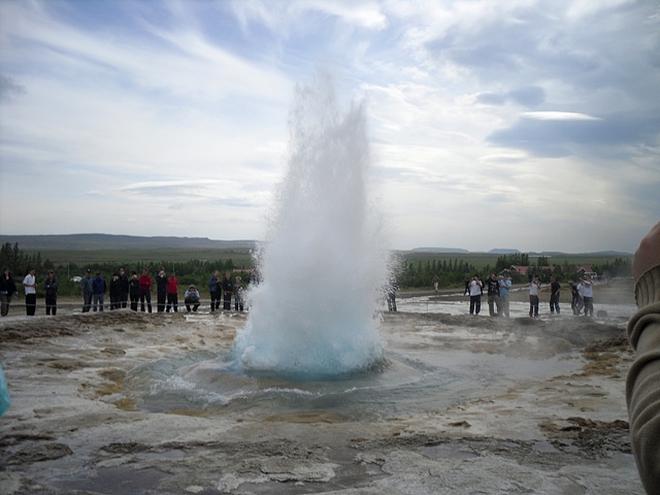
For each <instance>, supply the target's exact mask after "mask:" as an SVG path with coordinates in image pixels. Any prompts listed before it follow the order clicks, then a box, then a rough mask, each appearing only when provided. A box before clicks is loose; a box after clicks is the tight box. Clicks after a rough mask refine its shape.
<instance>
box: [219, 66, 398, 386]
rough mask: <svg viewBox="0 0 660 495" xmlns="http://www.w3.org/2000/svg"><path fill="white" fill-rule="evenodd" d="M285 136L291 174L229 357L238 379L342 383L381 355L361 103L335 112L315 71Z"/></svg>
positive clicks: (375, 227) (377, 223) (383, 248)
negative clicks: (253, 376) (243, 322)
mask: <svg viewBox="0 0 660 495" xmlns="http://www.w3.org/2000/svg"><path fill="white" fill-rule="evenodd" d="M289 132H290V137H289V149H288V157H287V165H288V169H287V172H286V175H285V177H284V180H283V181H282V182H281V183H280V184H279V185H278V188H277V191H276V196H275V205H274V208H273V211H272V214H271V216H270V218H269V225H268V228H269V230H268V233H267V238H266V241H265V242H264V243H263V244H262V246H261V248H260V250H259V252H258V253H257V256H256V261H257V266H258V268H259V271H260V274H261V277H262V281H261V283H260V284H259V285H258V286H256V287H253V288H252V289H251V290H250V293H249V299H250V304H251V306H250V314H249V317H248V321H247V322H246V325H245V328H244V329H243V330H242V331H240V332H239V333H238V334H237V336H236V341H235V344H234V348H233V349H232V351H231V352H230V353H229V356H228V357H229V359H230V360H232V361H233V363H232V368H234V369H235V370H236V371H239V372H245V373H267V374H275V375H278V376H283V377H287V378H293V379H298V380H315V379H328V378H332V377H340V376H342V375H346V374H348V373H351V372H354V371H358V370H362V369H366V368H369V367H371V366H373V365H374V364H375V363H377V362H379V361H380V360H382V356H383V344H382V340H381V338H380V335H379V332H378V326H379V320H378V316H377V315H378V306H379V302H378V300H379V296H380V295H381V290H382V287H383V286H384V285H385V283H386V281H387V279H388V263H387V262H388V252H389V250H388V246H387V243H386V242H385V238H384V235H383V229H382V224H381V217H380V215H379V214H378V212H377V209H376V208H375V207H374V206H373V205H372V204H371V202H370V200H369V199H368V194H367V193H368V173H369V169H370V161H371V156H370V151H369V141H368V139H367V129H366V117H365V106H364V102H360V103H351V104H350V105H349V106H348V108H346V109H344V110H342V109H341V108H340V106H339V105H338V102H337V97H336V94H335V90H334V86H333V82H332V79H331V77H330V76H329V75H327V74H324V73H321V72H319V73H317V74H316V76H315V78H314V80H313V81H312V83H311V84H309V85H307V86H302V87H297V88H296V91H295V99H294V105H293V108H292V110H291V114H290V118H289Z"/></svg>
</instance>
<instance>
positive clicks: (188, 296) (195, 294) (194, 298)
mask: <svg viewBox="0 0 660 495" xmlns="http://www.w3.org/2000/svg"><path fill="white" fill-rule="evenodd" d="M183 301H184V303H185V304H186V310H187V311H188V312H189V313H190V306H191V305H192V307H193V308H192V310H193V311H197V308H199V304H200V302H199V291H198V290H197V289H195V286H194V285H192V284H191V285H190V287H188V290H187V291H186V293H185V294H184V295H183Z"/></svg>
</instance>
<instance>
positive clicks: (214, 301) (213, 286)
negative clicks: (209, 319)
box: [209, 270, 222, 312]
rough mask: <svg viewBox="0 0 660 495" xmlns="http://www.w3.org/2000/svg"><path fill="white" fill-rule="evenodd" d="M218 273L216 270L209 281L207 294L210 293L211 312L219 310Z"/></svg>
mask: <svg viewBox="0 0 660 495" xmlns="http://www.w3.org/2000/svg"><path fill="white" fill-rule="evenodd" d="M221 287H222V285H221V281H220V272H219V271H218V270H216V271H215V272H213V276H211V278H210V279H209V292H210V293H211V312H213V311H215V310H216V309H220V294H221V292H222V289H221Z"/></svg>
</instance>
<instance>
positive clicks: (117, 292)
mask: <svg viewBox="0 0 660 495" xmlns="http://www.w3.org/2000/svg"><path fill="white" fill-rule="evenodd" d="M119 308H121V279H120V278H119V273H117V272H115V273H113V274H112V278H111V279H110V310H111V311H112V310H114V309H119Z"/></svg>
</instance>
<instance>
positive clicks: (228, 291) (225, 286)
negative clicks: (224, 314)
mask: <svg viewBox="0 0 660 495" xmlns="http://www.w3.org/2000/svg"><path fill="white" fill-rule="evenodd" d="M222 291H223V293H224V301H223V305H222V309H224V310H227V311H229V310H231V296H232V294H233V293H234V281H233V280H232V279H231V273H229V272H227V273H225V279H224V280H223V281H222Z"/></svg>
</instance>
